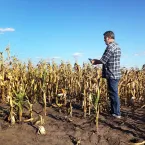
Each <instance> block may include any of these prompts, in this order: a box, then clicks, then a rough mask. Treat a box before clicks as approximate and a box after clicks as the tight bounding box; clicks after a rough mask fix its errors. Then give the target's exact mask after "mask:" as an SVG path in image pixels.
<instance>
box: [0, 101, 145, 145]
mask: <svg viewBox="0 0 145 145" xmlns="http://www.w3.org/2000/svg"><path fill="white" fill-rule="evenodd" d="M5 109H6V108H5V106H3V105H2V104H0V145H75V144H77V143H79V142H78V141H80V144H81V145H127V144H128V143H129V142H130V141H132V142H135V141H136V140H139V141H143V140H145V108H142V109H137V110H136V111H135V112H132V111H131V109H130V108H129V107H122V108H121V111H122V116H123V117H122V118H121V119H115V118H113V117H112V116H110V115H109V114H108V113H101V114H100V118H99V127H98V131H97V130H96V126H95V123H94V118H93V116H90V117H89V116H87V117H86V118H85V119H84V118H83V112H82V111H81V110H80V109H78V108H77V109H76V108H75V107H74V108H73V117H72V118H70V117H69V116H67V114H65V113H64V112H63V111H62V112H61V113H60V112H59V111H58V109H57V108H53V107H48V108H47V116H46V117H45V125H44V127H45V129H46V135H38V134H37V133H36V132H37V129H36V128H35V126H33V125H31V124H29V123H22V124H18V123H17V124H15V125H14V126H10V125H9V123H8V122H6V121H4V115H5ZM41 111H42V108H41V106H39V105H37V106H34V112H35V113H36V114H37V113H39V112H41Z"/></svg>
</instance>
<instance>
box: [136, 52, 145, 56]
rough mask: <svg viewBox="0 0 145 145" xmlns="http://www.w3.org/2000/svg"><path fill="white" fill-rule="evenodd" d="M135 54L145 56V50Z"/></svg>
mask: <svg viewBox="0 0 145 145" xmlns="http://www.w3.org/2000/svg"><path fill="white" fill-rule="evenodd" d="M134 56H145V51H142V52H139V53H135V54H134Z"/></svg>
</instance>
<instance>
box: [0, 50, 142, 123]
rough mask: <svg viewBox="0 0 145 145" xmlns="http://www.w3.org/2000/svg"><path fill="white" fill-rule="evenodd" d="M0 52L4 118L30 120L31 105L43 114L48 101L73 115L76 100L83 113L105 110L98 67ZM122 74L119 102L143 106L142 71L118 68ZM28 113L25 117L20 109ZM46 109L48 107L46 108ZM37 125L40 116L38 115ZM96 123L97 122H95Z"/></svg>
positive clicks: (105, 97)
mask: <svg viewBox="0 0 145 145" xmlns="http://www.w3.org/2000/svg"><path fill="white" fill-rule="evenodd" d="M6 52H7V57H6V58H4V55H3V53H2V52H1V53H0V101H1V103H3V104H6V105H8V106H9V110H8V112H9V114H8V121H9V122H10V123H11V124H15V123H16V122H29V121H33V120H34V117H33V105H34V104H37V103H40V104H41V105H42V108H43V113H44V116H46V114H47V109H46V108H47V107H48V106H49V105H52V106H55V107H58V108H60V109H61V108H62V107H66V108H67V113H68V114H69V115H70V116H73V104H79V105H80V106H81V109H82V111H83V114H84V117H86V116H87V115H90V114H91V113H92V110H93V111H94V112H95V114H96V120H97V119H98V117H99V112H102V111H107V110H108V106H109V103H108V102H109V99H108V94H107V85H106V80H105V79H103V78H102V77H101V69H100V68H98V67H94V66H92V65H91V64H87V63H86V64H85V63H84V64H83V66H82V67H81V66H80V65H78V64H77V63H75V64H74V65H71V64H70V63H64V62H63V61H61V64H60V65H58V64H56V63H55V62H54V61H52V62H51V63H47V62H45V61H43V60H42V61H40V62H39V63H38V64H37V65H36V66H34V65H33V63H32V62H31V61H28V64H26V63H24V62H21V61H20V60H18V59H17V58H16V57H14V56H10V49H9V48H7V49H6ZM121 71H122V78H121V80H120V82H119V90H118V91H119V96H120V100H121V104H122V105H126V106H132V107H134V104H135V103H136V104H137V107H139V108H140V107H144V106H145V71H144V70H138V69H130V70H127V69H124V68H122V70H121ZM24 108H25V111H27V112H28V113H29V117H28V118H24V117H23V112H24ZM48 111H49V109H48ZM38 121H39V123H41V125H42V124H43V123H44V120H43V117H42V116H41V115H39V119H38ZM96 125H97V124H96Z"/></svg>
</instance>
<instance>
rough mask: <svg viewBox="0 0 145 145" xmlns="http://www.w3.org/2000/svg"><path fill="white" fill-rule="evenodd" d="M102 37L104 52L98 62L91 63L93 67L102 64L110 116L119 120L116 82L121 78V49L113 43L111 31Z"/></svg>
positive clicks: (93, 60) (94, 60) (113, 38)
mask: <svg viewBox="0 0 145 145" xmlns="http://www.w3.org/2000/svg"><path fill="white" fill-rule="evenodd" d="M103 35H104V41H105V43H106V45H107V47H106V50H105V52H104V54H103V56H102V58H101V59H100V60H98V59H92V60H91V63H92V64H93V65H96V64H103V68H102V77H103V78H106V79H107V86H108V94H109V98H110V104H111V114H112V116H114V117H116V118H121V113H120V99H119V96H118V82H119V80H120V78H121V71H120V57H121V49H120V47H119V46H118V44H117V43H116V42H115V35H114V33H113V32H112V31H106V32H105V33H104V34H103Z"/></svg>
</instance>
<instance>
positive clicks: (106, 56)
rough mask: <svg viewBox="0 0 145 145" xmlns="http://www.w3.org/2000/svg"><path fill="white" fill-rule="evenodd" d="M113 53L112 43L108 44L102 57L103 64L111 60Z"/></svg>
mask: <svg viewBox="0 0 145 145" xmlns="http://www.w3.org/2000/svg"><path fill="white" fill-rule="evenodd" d="M112 54H113V48H112V46H111V45H108V46H107V48H106V50H105V52H104V54H103V56H102V58H101V59H100V61H101V62H102V63H103V64H106V63H107V61H108V60H109V58H110V57H111V56H112Z"/></svg>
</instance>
